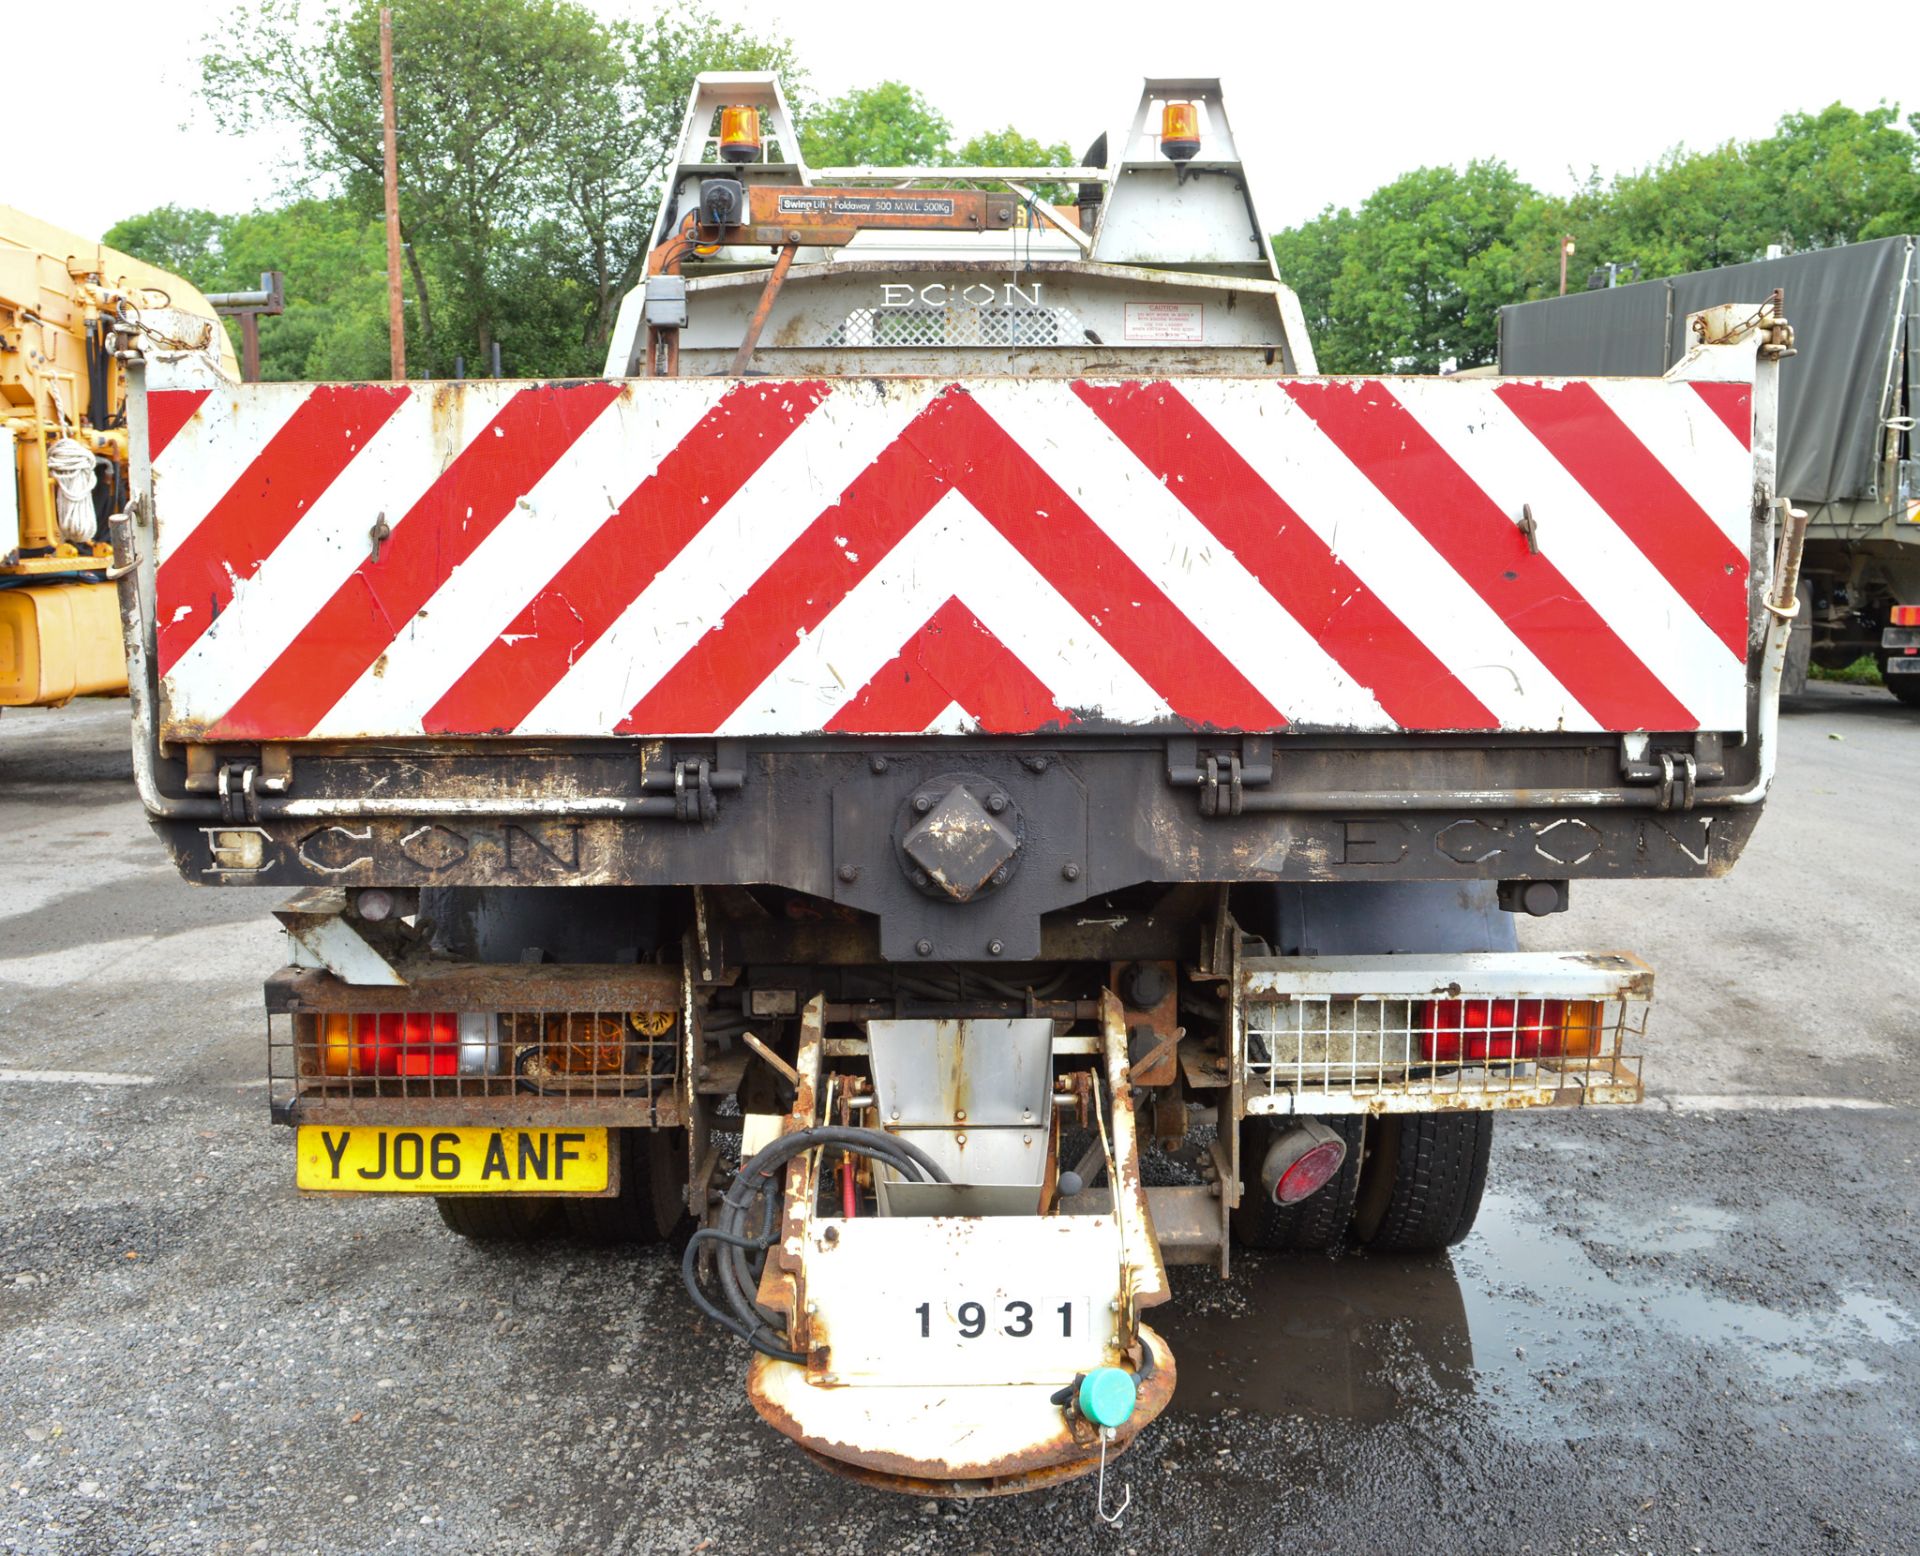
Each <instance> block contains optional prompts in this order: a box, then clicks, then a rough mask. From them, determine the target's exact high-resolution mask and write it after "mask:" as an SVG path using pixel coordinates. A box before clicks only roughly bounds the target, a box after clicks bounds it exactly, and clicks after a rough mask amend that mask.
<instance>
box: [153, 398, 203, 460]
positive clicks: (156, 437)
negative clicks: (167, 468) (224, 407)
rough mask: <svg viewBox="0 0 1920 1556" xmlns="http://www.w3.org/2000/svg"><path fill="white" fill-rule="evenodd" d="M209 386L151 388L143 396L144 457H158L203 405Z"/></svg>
mask: <svg viewBox="0 0 1920 1556" xmlns="http://www.w3.org/2000/svg"><path fill="white" fill-rule="evenodd" d="M212 393H213V391H212V390H211V389H155V390H153V391H152V392H151V393H149V394H148V395H147V458H148V459H149V460H153V459H158V458H159V457H160V455H161V453H162V451H163V450H165V448H166V446H167V445H168V444H169V443H171V442H172V441H173V440H174V438H175V437H176V436H177V435H178V434H179V431H180V429H181V428H182V427H184V426H186V424H187V423H188V422H190V421H192V420H193V413H194V412H195V411H197V410H199V409H200V407H201V406H202V405H204V404H206V400H207V396H208V395H210V394H212Z"/></svg>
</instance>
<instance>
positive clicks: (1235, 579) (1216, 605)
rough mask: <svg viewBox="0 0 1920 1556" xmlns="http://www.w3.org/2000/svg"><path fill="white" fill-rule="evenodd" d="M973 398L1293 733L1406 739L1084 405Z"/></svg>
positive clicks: (979, 393)
mask: <svg viewBox="0 0 1920 1556" xmlns="http://www.w3.org/2000/svg"><path fill="white" fill-rule="evenodd" d="M974 398H975V399H977V400H978V401H979V402H980V404H981V405H982V406H983V407H984V408H985V409H986V411H987V413H988V414H989V415H990V416H992V417H993V419H994V420H995V421H997V422H998V423H999V424H1000V425H1001V427H1002V428H1004V429H1005V430H1006V432H1007V434H1008V435H1009V436H1010V437H1012V438H1014V439H1015V441H1017V442H1018V443H1019V444H1020V446H1021V447H1022V448H1024V449H1025V450H1026V451H1027V452H1028V453H1029V454H1031V455H1032V456H1033V458H1034V460H1035V462H1036V463H1038V464H1039V466H1040V468H1041V469H1043V470H1045V471H1046V472H1047V474H1048V475H1050V476H1051V477H1052V478H1053V479H1054V480H1055V481H1056V482H1058V483H1059V484H1060V486H1061V488H1062V489H1063V490H1064V491H1066V493H1067V494H1068V495H1069V496H1071V497H1072V498H1073V499H1074V500H1075V501H1076V502H1077V503H1079V505H1080V506H1081V508H1082V509H1084V510H1085V511H1086V513H1087V515H1088V517H1089V518H1091V519H1092V520H1093V522H1094V523H1095V524H1096V525H1098V526H1099V527H1100V528H1101V529H1102V530H1104V531H1105V532H1106V534H1107V535H1108V536H1109V538H1111V539H1112V540H1113V542H1114V543H1115V544H1116V545H1117V546H1118V547H1119V548H1120V549H1121V550H1122V551H1123V552H1125V553H1126V554H1127V557H1128V558H1129V560H1131V561H1132V562H1133V563H1134V565H1135V566H1137V567H1139V568H1140V569H1141V570H1142V571H1143V572H1144V573H1146V575H1147V576H1148V577H1149V578H1151V579H1152V580H1153V582H1154V583H1155V584H1157V585H1158V586H1159V588H1160V590H1161V592H1162V593H1164V594H1165V595H1166V596H1167V598H1168V599H1169V600H1171V601H1172V602H1173V604H1174V606H1175V608H1176V609H1178V610H1179V611H1180V612H1181V613H1182V614H1183V615H1185V616H1187V617H1188V618H1189V619H1191V620H1192V621H1193V622H1194V623H1195V624H1196V625H1197V626H1198V627H1199V628H1200V630H1201V632H1202V633H1204V634H1205V635H1206V636H1207V637H1208V638H1210V639H1212V640H1213V642H1214V643H1215V644H1216V645H1217V646H1218V647H1219V649H1220V651H1221V652H1222V653H1223V654H1225V655H1226V657H1227V658H1228V659H1229V660H1231V661H1232V662H1233V664H1234V665H1235V667H1236V668H1238V669H1239V671H1240V673H1241V674H1242V675H1244V676H1246V678H1247V679H1248V680H1249V681H1251V682H1252V683H1253V684H1254V685H1255V686H1256V687H1258V688H1259V690H1260V692H1261V693H1262V695H1264V696H1265V697H1266V699H1267V700H1268V701H1269V702H1271V703H1272V704H1273V705H1274V707H1276V708H1278V709H1279V710H1280V711H1281V712H1282V713H1283V714H1285V715H1286V717H1287V720H1288V722H1289V723H1293V724H1304V725H1307V726H1308V727H1313V726H1316V725H1318V726H1321V727H1330V728H1336V729H1380V730H1390V729H1395V728H1397V727H1398V726H1397V725H1395V723H1394V722H1393V720H1392V719H1391V718H1389V717H1388V716H1387V714H1386V712H1385V710H1384V709H1382V708H1381V706H1380V704H1379V703H1378V702H1377V701H1376V700H1375V699H1374V696H1373V694H1372V693H1371V692H1369V691H1368V690H1367V689H1366V688H1365V687H1363V686H1361V685H1359V684H1358V683H1357V682H1356V681H1355V680H1354V679H1353V677H1352V676H1350V675H1348V674H1347V672H1346V671H1345V670H1344V669H1343V668H1342V667H1341V666H1340V665H1339V663H1338V662H1337V661H1335V660H1334V659H1333V657H1332V656H1331V655H1330V654H1328V652H1327V651H1326V649H1325V648H1323V647H1322V646H1321V645H1320V643H1319V641H1318V640H1317V639H1316V638H1314V637H1313V636H1312V635H1311V634H1310V633H1308V632H1307V631H1306V629H1305V628H1303V627H1302V626H1301V625H1300V624H1299V622H1297V621H1295V620H1294V619H1293V617H1292V616H1290V615H1288V614H1287V612H1286V611H1285V610H1284V609H1282V607H1281V605H1280V603H1279V601H1277V600H1275V599H1274V597H1273V596H1272V595H1271V594H1269V593H1268V592H1267V590H1266V588H1265V587H1264V586H1263V585H1262V584H1261V583H1260V581H1259V580H1258V579H1257V578H1255V577H1254V576H1253V575H1252V574H1251V573H1250V572H1248V571H1247V569H1246V567H1245V566H1244V565H1243V564H1242V563H1241V562H1240V560H1239V558H1237V557H1236V556H1235V555H1234V554H1233V552H1232V551H1231V550H1230V549H1229V548H1228V547H1227V546H1226V545H1225V544H1223V543H1222V542H1221V541H1220V540H1219V539H1217V538H1216V537H1215V536H1214V535H1213V534H1212V533H1211V532H1210V531H1209V530H1208V529H1207V528H1206V526H1205V525H1203V524H1202V523H1201V522H1200V521H1199V520H1198V519H1196V518H1194V516H1193V515H1192V514H1191V513H1189V512H1188V511H1187V509H1186V508H1185V507H1183V506H1182V505H1181V503H1180V501H1179V499H1178V498H1176V497H1175V496H1174V495H1173V494H1172V493H1171V492H1169V491H1168V490H1167V488H1166V487H1165V486H1164V485H1163V484H1162V483H1161V481H1160V480H1159V479H1158V477H1156V476H1155V475H1154V474H1153V472H1152V471H1150V470H1148V469H1147V468H1146V466H1144V465H1143V464H1141V463H1140V461H1139V460H1138V459H1137V458H1136V457H1135V455H1134V453H1133V451H1132V450H1131V449H1129V448H1128V447H1127V446H1126V444H1124V443H1123V442H1121V441H1120V439H1119V438H1117V437H1115V436H1114V434H1113V433H1112V432H1111V431H1109V430H1108V429H1107V426H1106V424H1105V423H1103V422H1102V421H1101V420H1100V418H1099V417H1098V416H1096V415H1095V414H1094V413H1093V411H1092V409H1091V408H1089V407H1088V406H1086V405H1084V404H1082V403H1081V401H1080V399H1079V397H1078V396H1076V395H1072V394H1067V395H1062V396H1061V397H1060V398H1059V400H1058V401H1057V402H1056V403H1055V404H1053V405H1051V406H1049V407H1048V414H1047V415H1046V416H1045V417H1036V416H1034V415H1033V414H1032V411H1031V408H1030V407H1029V406H1027V405H1026V404H1024V403H1023V402H1022V399H1021V397H1020V396H1019V395H1018V394H1016V393H1013V392H1010V391H1009V390H1008V389H1006V388H1005V387H1003V386H1001V385H999V384H997V383H993V382H989V383H985V384H981V385H978V386H977V387H976V388H975V389H974Z"/></svg>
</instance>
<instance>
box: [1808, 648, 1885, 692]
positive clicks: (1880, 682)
mask: <svg viewBox="0 0 1920 1556" xmlns="http://www.w3.org/2000/svg"><path fill="white" fill-rule="evenodd" d="M1807 675H1808V677H1809V678H1810V679H1812V680H1815V681H1839V682H1840V683H1841V684H1842V685H1845V686H1885V685H1886V684H1887V683H1886V681H1885V679H1884V678H1883V677H1882V676H1881V674H1880V661H1879V660H1877V659H1875V658H1874V657H1873V655H1871V654H1862V655H1861V656H1860V657H1859V658H1858V659H1856V660H1854V662H1853V663H1852V664H1850V665H1848V666H1847V667H1846V668H1845V669H1842V670H1829V669H1827V668H1826V666H1825V665H1808V666H1807Z"/></svg>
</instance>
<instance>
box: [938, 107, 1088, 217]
mask: <svg viewBox="0 0 1920 1556" xmlns="http://www.w3.org/2000/svg"><path fill="white" fill-rule="evenodd" d="M953 160H954V161H955V163H957V164H958V165H959V166H961V167H1073V166H1074V165H1075V161H1074V155H1073V149H1072V148H1071V147H1070V146H1068V145H1067V143H1066V142H1065V141H1055V142H1054V143H1053V144H1052V145H1051V146H1043V145H1041V144H1040V142H1039V141H1037V140H1035V139H1034V138H1033V137H1032V136H1031V135H1022V134H1021V133H1020V132H1019V131H1018V130H1016V129H1015V128H1014V127H1013V126H1012V125H1011V124H1009V125H1008V126H1007V127H1006V128H1005V129H1000V130H984V131H982V132H981V133H980V134H978V135H976V136H974V137H973V138H972V139H971V140H969V141H968V142H967V143H966V144H965V145H964V146H962V147H961V148H960V149H959V150H958V151H956V152H955V153H954V154H953ZM1028 187H1029V188H1031V189H1032V190H1033V192H1034V193H1035V194H1036V195H1037V196H1039V198H1040V199H1042V200H1045V201H1046V202H1047V203H1048V204H1049V205H1071V204H1072V203H1073V200H1074V191H1073V189H1072V187H1071V186H1070V185H1067V184H1032V185H1029V186H1028Z"/></svg>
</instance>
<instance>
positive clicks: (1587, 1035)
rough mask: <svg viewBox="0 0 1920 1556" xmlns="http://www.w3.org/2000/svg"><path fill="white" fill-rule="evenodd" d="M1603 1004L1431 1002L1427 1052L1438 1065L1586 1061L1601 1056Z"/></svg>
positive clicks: (1423, 1024) (1423, 1025)
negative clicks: (1490, 1062) (1533, 1060)
mask: <svg viewBox="0 0 1920 1556" xmlns="http://www.w3.org/2000/svg"><path fill="white" fill-rule="evenodd" d="M1599 1040H1600V1002H1599V1001H1598V1000H1544V999H1543V1000H1528V999H1511V1000H1499V999H1481V1000H1431V1001H1429V1002H1428V1003H1427V1004H1426V1005H1425V1006H1423V1007H1422V1010H1421V1019H1420V1043H1421V1051H1422V1053H1423V1054H1424V1055H1425V1056H1426V1057H1427V1058H1428V1059H1430V1060H1432V1061H1433V1062H1435V1063H1438V1064H1465V1063H1473V1062H1479V1061H1487V1060H1503V1059H1505V1060H1512V1059H1562V1058H1567V1059H1571V1058H1584V1057H1587V1056H1590V1055H1592V1054H1594V1053H1596V1052H1598V1046H1597V1045H1598V1043H1599Z"/></svg>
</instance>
